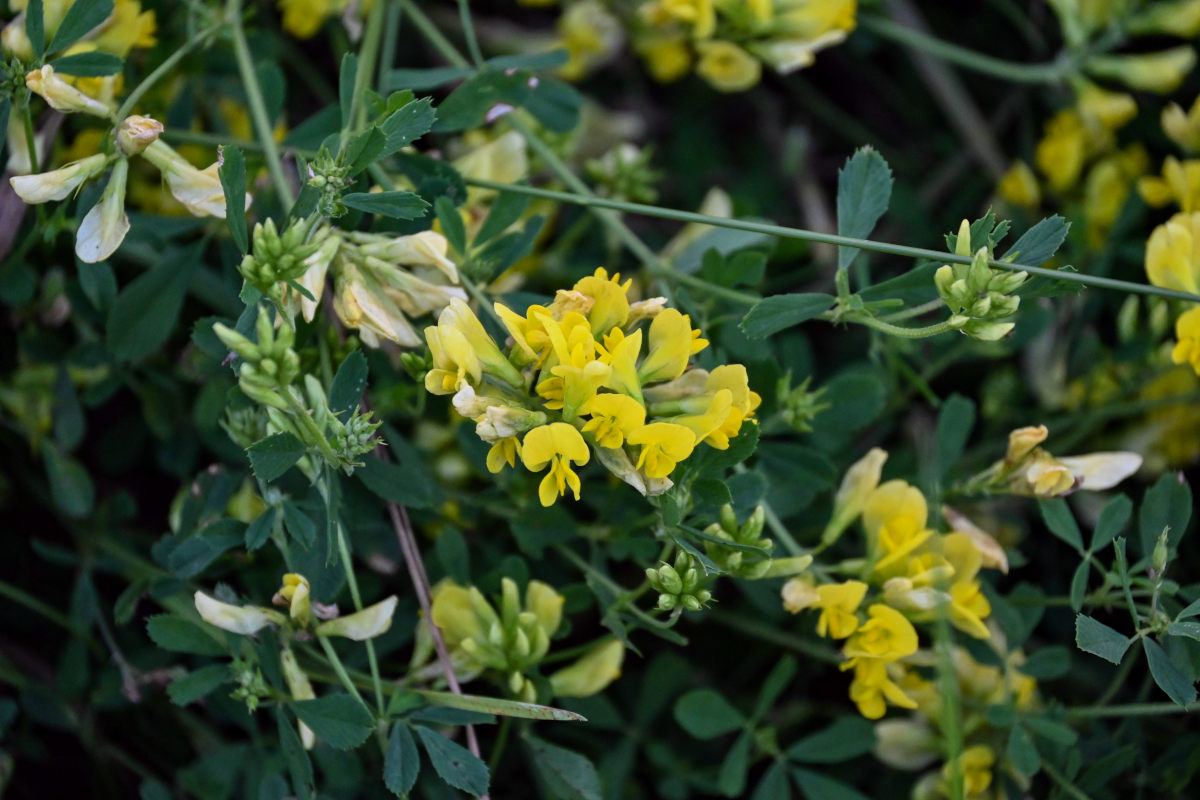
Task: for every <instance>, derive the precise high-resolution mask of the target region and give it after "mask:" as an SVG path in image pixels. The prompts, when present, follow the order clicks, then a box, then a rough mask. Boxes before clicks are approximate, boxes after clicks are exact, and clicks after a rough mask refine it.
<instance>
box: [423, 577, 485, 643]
mask: <svg viewBox="0 0 1200 800" xmlns="http://www.w3.org/2000/svg"><path fill="white" fill-rule="evenodd" d="M430 611H431V614H430V616H432V618H433V624H434V625H437V626H438V627H439V628H440V629H441V631H442V636H443V637H444V638H445V640H446V646H447V647H449V648H451V649H454V648H456V647H458V646H459V645H460V644H462V643H463V642H464V641H466V640H467V639H473V638H476V637H486V636H487V632H488V630H489V629H490V628H491V626H492V625H493V624H497V625H498V624H499V622H500V618H499V617H497V616H496V612H495V611H494V610H493V609H492V607H491V604H489V603H488V602H487V600H486V599H485V598H484V596H483V595H482V594H481V593H480V591H479V590H478V589H476V588H475V587H474V586H472V587H470V588H465V587H462V586H459V585H458V584H456V583H454V582H453V581H449V580H447V581H443V582H442V583H439V584H438V585H437V586H435V587H433V604H432V608H431V609H430Z"/></svg>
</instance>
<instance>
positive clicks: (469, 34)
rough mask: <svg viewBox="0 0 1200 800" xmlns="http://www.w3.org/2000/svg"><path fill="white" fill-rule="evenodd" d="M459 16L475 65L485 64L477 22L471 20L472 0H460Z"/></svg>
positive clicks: (468, 50) (468, 49)
mask: <svg viewBox="0 0 1200 800" xmlns="http://www.w3.org/2000/svg"><path fill="white" fill-rule="evenodd" d="M458 16H459V19H461V20H462V29H463V36H464V37H465V38H466V40H467V52H468V53H470V54H471V60H472V61H474V62H475V66H477V67H479V66H482V65H483V51H482V50H480V49H479V39H478V38H476V36H475V24H474V23H473V22H472V21H471V2H470V0H458Z"/></svg>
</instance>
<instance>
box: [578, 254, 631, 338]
mask: <svg viewBox="0 0 1200 800" xmlns="http://www.w3.org/2000/svg"><path fill="white" fill-rule="evenodd" d="M632 285H633V280H632V279H631V280H627V281H625V282H624V283H621V273H619V272H618V273H616V274H614V275H613V276H612V278H611V279H610V278H609V277H608V270H606V269H605V268H604V267H597V268H596V271H595V273H593V274H591V275H588V276H587V277H584V278H580V279H579V280H578V281H576V282H575V285H574V286H573V287H572V289H573V290H574V291H576V292H579V293H581V294H583V295H586V296H587V297H590V298H592V301H593V302H592V307H591V309H590V310H589V311H588V312H587V320H588V324H589V325H591V327H592V331H593V332H594V333H597V334H606V333H608V332H609V331H611V330H612V329H613V328H619V327H621V326H623V325H624V324H625V321H626V320H628V319H629V287H630V286H632Z"/></svg>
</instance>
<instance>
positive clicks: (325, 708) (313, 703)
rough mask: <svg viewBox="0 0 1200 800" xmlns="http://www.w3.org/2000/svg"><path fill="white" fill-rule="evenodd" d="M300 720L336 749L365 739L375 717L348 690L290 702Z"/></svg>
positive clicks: (352, 745)
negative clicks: (346, 692)
mask: <svg viewBox="0 0 1200 800" xmlns="http://www.w3.org/2000/svg"><path fill="white" fill-rule="evenodd" d="M292 710H293V711H295V712H296V716H297V717H299V719H300V721H301V722H303V723H304V724H305V725H307V726H308V727H310V728H312V732H313V733H315V734H316V735H317V736H319V737H320V738H321V739H323V740H324V741H325V743H326V744H328V745H329V746H330V747H332V748H334V749H335V750H353V749H354V748H355V747H358V746H359V745H360V744H362V743H363V742H365V741H366V740H367V737H369V736H370V735H371V731H372V730H374V728H375V720H374V719H373V718H372V717H371V712H369V711H367V709H366V707H365V706H363V704H362V703H360V702H359V701H358V700H356V699H355V698H353V697H351V696H350V695H348V694H327V695H325V696H324V697H318V698H317V699H316V700H301V701H299V702H296V703H293V704H292Z"/></svg>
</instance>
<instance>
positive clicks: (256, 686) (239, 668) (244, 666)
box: [229, 658, 271, 712]
mask: <svg viewBox="0 0 1200 800" xmlns="http://www.w3.org/2000/svg"><path fill="white" fill-rule="evenodd" d="M229 673H230V675H232V676H233V682H234V684H235V685H236V687H237V688H235V689H234V690H233V692H232V693H231V694H230V695H229V696H230V697H232V698H233V699H234V700H237V701H238V702H239V703H245V704H246V708H247V709H248V710H249V711H251V712H254V711H255V710H256V709H257V708H258V704H259V703H260V702H261V701H262V700H264V699H266V698H268V697H270V696H271V688H270V687H269V686H267V682H266V681H265V680H263V674H262V670H261V669H259V667H258V665H257V664H255V663H254V662H252V661H247V660H244V659H241V658H235V659H234V660H233V663H232V664H230V665H229Z"/></svg>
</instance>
